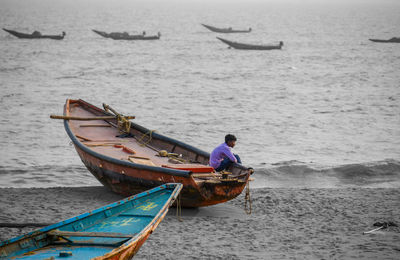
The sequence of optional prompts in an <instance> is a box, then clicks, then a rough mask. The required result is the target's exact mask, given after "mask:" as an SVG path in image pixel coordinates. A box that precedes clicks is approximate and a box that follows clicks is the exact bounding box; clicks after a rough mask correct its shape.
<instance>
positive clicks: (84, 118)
mask: <svg viewBox="0 0 400 260" xmlns="http://www.w3.org/2000/svg"><path fill="white" fill-rule="evenodd" d="M50 118H51V119H64V120H111V119H115V118H116V117H115V116H95V117H79V116H58V115H50ZM125 118H126V119H134V118H135V117H134V116H125Z"/></svg>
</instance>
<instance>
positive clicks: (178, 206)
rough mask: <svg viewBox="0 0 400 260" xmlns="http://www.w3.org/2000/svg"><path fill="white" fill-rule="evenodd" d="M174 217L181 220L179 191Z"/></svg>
mask: <svg viewBox="0 0 400 260" xmlns="http://www.w3.org/2000/svg"><path fill="white" fill-rule="evenodd" d="M176 217H177V219H178V220H179V221H180V222H183V219H182V207H181V194H180V193H179V195H178V197H176Z"/></svg>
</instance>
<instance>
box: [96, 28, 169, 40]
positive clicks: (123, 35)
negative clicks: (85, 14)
mask: <svg viewBox="0 0 400 260" xmlns="http://www.w3.org/2000/svg"><path fill="white" fill-rule="evenodd" d="M92 31H93V32H95V33H97V34H98V35H101V36H103V37H104V38H111V39H113V40H131V41H132V40H159V39H160V37H161V33H158V34H157V35H152V36H146V32H143V34H136V35H130V34H128V33H127V32H112V33H106V32H103V31H98V30H92Z"/></svg>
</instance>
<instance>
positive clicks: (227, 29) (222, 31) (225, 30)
mask: <svg viewBox="0 0 400 260" xmlns="http://www.w3.org/2000/svg"><path fill="white" fill-rule="evenodd" d="M201 25H203V26H204V27H206V28H207V29H209V30H210V31H213V32H217V33H249V32H251V28H249V29H248V30H233V29H232V28H231V27H229V28H217V27H214V26H211V25H206V24H201Z"/></svg>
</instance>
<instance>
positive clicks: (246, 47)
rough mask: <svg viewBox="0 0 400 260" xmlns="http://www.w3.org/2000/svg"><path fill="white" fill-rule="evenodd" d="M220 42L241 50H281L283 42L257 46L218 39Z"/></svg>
mask: <svg viewBox="0 0 400 260" xmlns="http://www.w3.org/2000/svg"><path fill="white" fill-rule="evenodd" d="M217 39H218V40H220V41H221V42H223V43H225V44H227V45H229V47H232V48H234V49H239V50H280V49H282V46H283V42H282V41H281V42H279V44H278V45H255V44H247V43H239V42H233V41H229V40H226V39H223V38H220V37H217Z"/></svg>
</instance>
